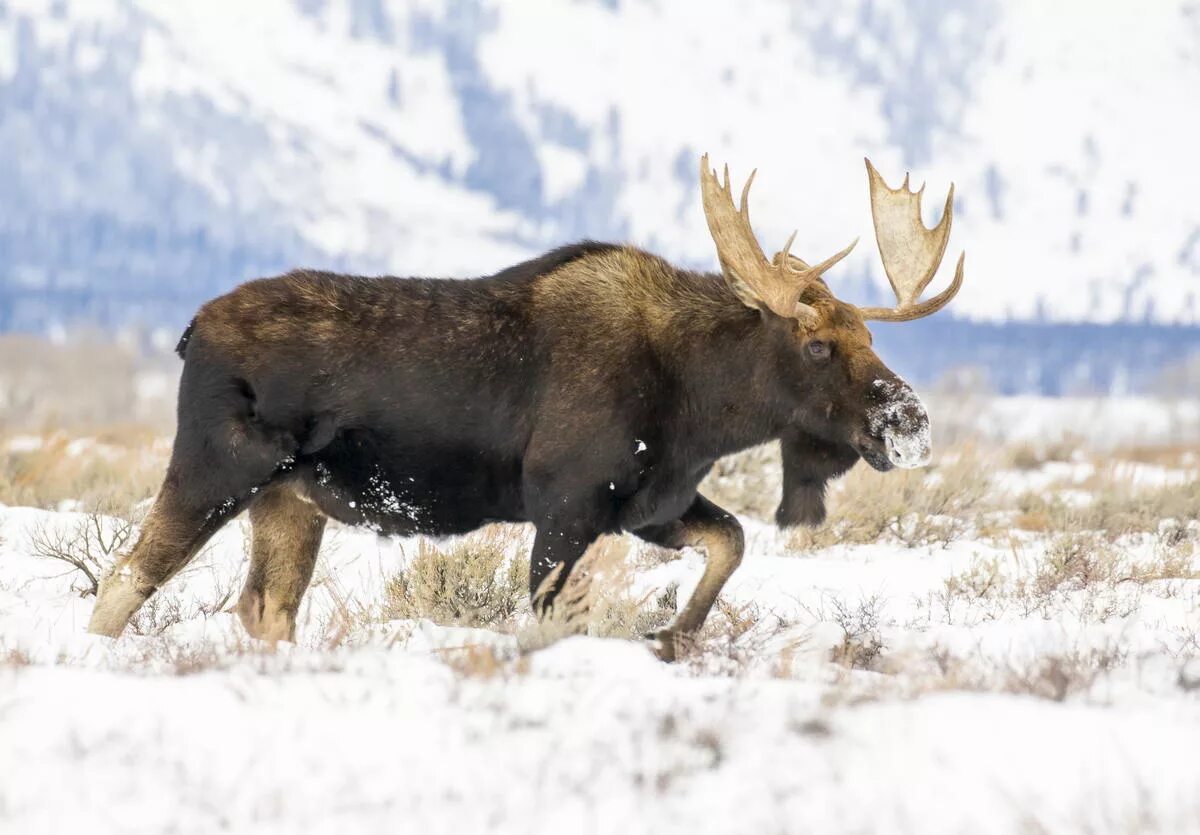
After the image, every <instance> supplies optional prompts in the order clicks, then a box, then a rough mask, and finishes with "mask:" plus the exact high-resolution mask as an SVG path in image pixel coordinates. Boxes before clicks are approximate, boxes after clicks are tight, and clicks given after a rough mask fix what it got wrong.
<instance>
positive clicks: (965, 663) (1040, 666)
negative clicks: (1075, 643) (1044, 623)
mask: <svg viewBox="0 0 1200 835" xmlns="http://www.w3.org/2000/svg"><path fill="white" fill-rule="evenodd" d="M1127 660H1128V657H1127V653H1126V652H1125V651H1123V650H1122V649H1120V648H1119V647H1116V646H1104V647H1093V648H1086V649H1072V650H1068V651H1066V652H1062V653H1057V654H1053V655H1046V656H1041V657H1039V658H1036V659H1033V660H1031V661H1029V662H1028V663H1024V664H1017V663H1014V662H1011V661H1005V660H998V659H993V658H989V657H987V656H985V655H982V654H979V653H976V654H974V655H972V656H970V657H967V656H962V655H958V654H956V653H953V652H951V651H950V650H948V649H946V648H945V647H943V646H941V645H934V646H932V647H929V648H928V649H927V650H925V651H924V657H923V659H919V660H918V663H917V665H916V666H917V667H918V668H921V667H923V668H924V669H923V671H921V672H915V673H913V674H910V675H908V676H905V677H903V678H901V679H898V680H897V685H898V686H899V687H900V689H901V692H902V693H903V695H905V696H907V697H909V698H913V697H917V696H920V695H923V694H926V693H938V692H945V691H963V690H965V691H970V692H978V693H1009V694H1014V695H1024V696H1035V697H1037V698H1040V699H1048V700H1050V701H1055V702H1062V701H1066V700H1067V699H1068V698H1071V697H1072V696H1086V695H1087V694H1088V693H1090V692H1091V691H1092V689H1093V687H1094V685H1095V684H1096V682H1097V681H1099V680H1100V679H1101V678H1103V677H1104V676H1106V675H1109V674H1111V673H1112V672H1113V671H1115V670H1117V669H1118V668H1120V667H1121V666H1122V665H1124V664H1125V663H1126V661H1127ZM922 661H923V662H924V663H921V662H922Z"/></svg>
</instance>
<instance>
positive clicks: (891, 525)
mask: <svg viewBox="0 0 1200 835" xmlns="http://www.w3.org/2000/svg"><path fill="white" fill-rule="evenodd" d="M987 491H988V475H987V468H986V466H985V464H984V462H983V461H982V459H981V458H980V457H979V456H978V455H976V454H975V452H974V451H973V450H972V449H971V448H969V447H965V448H963V449H962V450H961V451H960V453H959V454H958V455H955V456H953V457H951V458H947V459H943V460H942V461H941V462H940V463H938V464H937V465H935V466H934V467H933V468H931V469H927V470H895V471H892V472H888V473H880V472H876V471H875V470H872V469H870V468H869V467H867V466H866V465H864V464H861V463H860V464H858V465H856V466H855V467H854V469H852V470H851V471H850V472H849V473H848V474H847V475H846V476H845V477H844V478H843V479H842V481H841V482H840V483H839V484H838V485H837V487H836V489H835V490H833V491H831V496H830V513H829V518H828V519H827V520H826V521H825V523H824V524H822V525H821V526H819V527H817V528H813V529H808V528H800V529H797V530H796V531H794V532H793V533H792V535H791V537H790V538H789V540H788V546H789V547H790V548H792V549H794V550H798V551H807V550H814V549H819V548H827V547H829V546H832V545H837V544H869V543H872V542H877V541H879V540H880V539H884V538H888V539H892V540H895V541H897V542H900V543H901V544H903V545H906V546H908V547H916V546H919V545H931V544H941V545H945V544H948V543H950V542H952V541H954V540H955V539H958V538H959V537H961V536H963V535H964V534H965V533H966V532H967V531H969V530H970V529H971V528H972V526H973V525H974V523H975V519H976V515H977V514H978V513H979V512H980V511H981V510H982V509H983V508H984V507H985V503H984V499H985V498H986V496H987Z"/></svg>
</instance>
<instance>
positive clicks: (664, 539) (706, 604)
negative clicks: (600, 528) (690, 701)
mask: <svg viewBox="0 0 1200 835" xmlns="http://www.w3.org/2000/svg"><path fill="white" fill-rule="evenodd" d="M634 534H636V535H637V536H639V537H641V538H642V539H644V540H646V541H647V542H652V543H654V544H655V545H661V546H663V547H664V548H684V547H689V546H690V547H693V548H702V549H703V550H704V552H705V554H704V574H703V575H702V576H701V577H700V582H699V583H698V584H697V586H696V590H695V591H694V592H692V596H691V598H690V599H689V600H688V602H687V604H686V605H685V606H684V607H683V611H682V612H680V613H679V616H678V617H677V618H675V622H674V623H672V624H671V625H670V626H669V627H667V628H666V629H664V630H662V631H661V632H659V633H657V634H656V635H655V636H654V637H655V638H656V639H657V642H658V643H657V646H656V647H655V650H654V652H655V654H656V655H657V656H658V657H659V658H661V659H662V660H664V661H674V660H675V658H676V656H677V655H678V652H679V650H680V649H681V647H682V645H683V644H686V643H687V641H688V640H690V639H691V638H692V636H694V635H695V634H696V632H698V631H699V630H700V627H701V626H703V625H704V621H705V619H706V618H707V617H708V613H709V612H710V611H711V610H712V607H713V604H714V603H716V602H717V596H718V595H719V594H720V593H721V589H722V588H723V587H724V586H725V583H726V581H727V580H729V578H730V576H731V575H732V574H733V572H734V570H735V569H736V568H737V567H738V566H739V565H740V564H741V562H742V554H743V553H744V551H745V549H746V542H745V537H744V535H743V534H742V526H741V523H740V522H738V520H737V518H736V517H735V516H734V515H733V514H732V513H730V512H729V511H727V510H724V509H722V508H720V507H718V506H717V505H715V504H713V503H712V502H710V501H709V500H708V499H706V498H704V497H703V496H701V495H700V494H699V493H697V494H696V498H695V499H694V500H693V501H692V504H691V506H690V507H689V508H688V509H687V510H686V511H685V512H684V514H683V515H682V516H681V517H679V519H677V520H675V521H674V522H667V523H666V524H663V525H653V526H651V527H648V528H642V529H641V530H637V531H634Z"/></svg>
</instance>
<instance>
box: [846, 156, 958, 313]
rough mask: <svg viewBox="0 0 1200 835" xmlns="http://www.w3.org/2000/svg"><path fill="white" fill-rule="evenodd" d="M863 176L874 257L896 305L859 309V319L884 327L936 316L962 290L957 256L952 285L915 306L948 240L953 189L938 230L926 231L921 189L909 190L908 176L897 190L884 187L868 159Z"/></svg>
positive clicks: (940, 261) (939, 262)
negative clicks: (868, 195) (868, 191)
mask: <svg viewBox="0 0 1200 835" xmlns="http://www.w3.org/2000/svg"><path fill="white" fill-rule="evenodd" d="M866 162H867V175H868V177H869V178H870V181H871V217H872V218H873V219H874V221H875V240H876V242H877V243H878V244H879V256H880V258H882V259H883V269H884V272H886V273H887V277H888V281H889V282H890V283H891V285H892V290H894V291H895V293H896V302H897V303H896V306H895V307H894V308H889V307H863V308H859V313H861V314H862V317H863V318H864V319H876V320H879V321H883V322H907V321H910V320H912V319H920V318H921V317H923V316H928V315H930V314H931V313H936V312H937V311H939V310H941V309H942V308H943V307H945V306H946V305H947V304H948V303H949V302H950V300H951V299H952V298H954V296H955V294H956V293H958V288H959V287H961V286H962V279H963V259H964V258H966V255H967V254H966V253H965V252H964V253H963V254H962V255H960V256H959V257H958V268H957V269H956V270H955V272H954V281H952V282H951V283H950V286H949V287H947V288H946V289H945V290H943V291H942V292H941V293H939V294H938V295H936V296H934V297H933V298H932V299H929V300H927V301H924V302H918V301H917V300H918V299H919V298H920V297H921V293H922V292H923V291H924V290H925V288H926V287H927V286H928V285H929V282H930V281H931V280H932V279H933V276H934V273H936V272H937V268H938V266H939V265H940V264H941V263H942V256H943V255H944V254H945V252H946V243H947V242H948V241H949V240H950V223H951V221H952V219H953V216H954V185H953V184H951V186H950V193H949V194H948V195H946V208H945V209H944V210H943V212H942V219H941V221H940V222H939V223H938V225H937V226H935V227H933V228H932V229H926V228H925V224H924V223H923V222H922V221H921V195H922V194H923V193H924V192H925V187H924V186H921V189H920V190H919V191H917V192H916V193H914V192H912V191H909V188H908V175H907V174H906V175H905V176H904V184H903V185H902V186H900V188H898V189H891V188H888V184H887V183H885V182H884V181H883V177H881V176H879V172H878V171H876V170H875V166H873V165H871V161H870V160H867V161H866Z"/></svg>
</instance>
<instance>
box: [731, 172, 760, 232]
mask: <svg viewBox="0 0 1200 835" xmlns="http://www.w3.org/2000/svg"><path fill="white" fill-rule="evenodd" d="M725 170H726V171H728V170H729V166H728V165H727V166H725ZM757 173H758V169H757V168H755V169H754V170H753V171H751V172H750V176H749V177H747V178H746V185H744V186H742V205H741V206H740V207H739V208H738V214H740V215H741V216H742V217H744V218H745V219H746V225H747V226H748V225H749V224H750V186H751V185H753V184H754V175H755V174H757ZM732 197H733V195H732V194H730V198H731V199H732Z"/></svg>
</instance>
